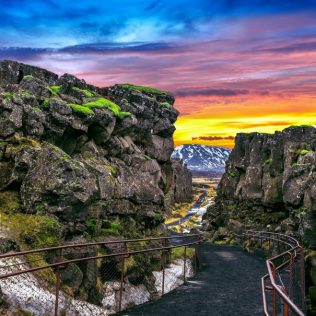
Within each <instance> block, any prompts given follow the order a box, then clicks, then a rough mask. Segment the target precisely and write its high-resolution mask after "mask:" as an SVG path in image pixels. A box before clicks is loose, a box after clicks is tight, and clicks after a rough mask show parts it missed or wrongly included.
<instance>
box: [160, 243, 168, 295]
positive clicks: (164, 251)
mask: <svg viewBox="0 0 316 316" xmlns="http://www.w3.org/2000/svg"><path fill="white" fill-rule="evenodd" d="M162 246H163V247H166V246H167V239H162ZM165 253H166V250H165V249H162V251H161V267H162V285H161V295H164V294H165V260H166V259H165Z"/></svg>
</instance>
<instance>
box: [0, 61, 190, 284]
mask: <svg viewBox="0 0 316 316" xmlns="http://www.w3.org/2000/svg"><path fill="white" fill-rule="evenodd" d="M173 103H174V98H173V96H172V95H171V94H170V93H168V92H164V91H159V90H156V89H152V88H148V87H142V86H134V85H130V84H121V85H115V86H112V87H108V88H98V87H95V86H92V85H89V84H87V83H85V81H84V80H80V79H78V78H76V77H74V76H72V75H69V74H65V75H63V76H60V77H59V76H58V75H56V74H54V73H52V72H49V71H47V70H44V69H40V68H37V67H32V66H29V65H24V64H20V63H17V62H13V61H3V62H0V213H1V214H0V215H1V219H2V223H1V224H2V226H1V231H0V233H1V236H2V237H6V238H11V239H12V240H13V241H15V242H16V243H17V246H19V247H21V248H24V249H26V248H35V247H44V246H54V245H57V244H60V243H72V242H84V239H86V240H92V239H94V240H100V239H106V238H109V237H111V238H113V237H115V238H122V237H134V238H135V237H140V236H144V235H160V234H163V233H164V228H163V225H161V224H162V222H163V216H164V215H163V214H164V211H165V210H166V207H167V206H168V205H170V203H172V202H173V201H179V199H180V200H181V199H184V200H186V199H188V196H190V195H191V182H190V181H191V180H190V174H189V173H188V171H187V170H186V168H185V167H184V166H182V165H181V166H180V165H179V162H178V161H173V160H171V159H170V156H171V154H172V151H173V149H174V146H173V139H172V135H173V133H174V130H175V127H174V122H175V121H176V119H177V116H178V112H177V110H176V109H175V108H174V107H173ZM178 179H182V180H183V181H184V182H182V180H181V181H178ZM179 192H182V193H179ZM2 250H3V249H2ZM67 277H68V278H69V275H68V276H67ZM70 279H71V276H70ZM79 283H80V282H79ZM90 283H91V282H90ZM92 283H93V282H92Z"/></svg>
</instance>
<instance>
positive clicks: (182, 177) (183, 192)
mask: <svg viewBox="0 0 316 316" xmlns="http://www.w3.org/2000/svg"><path fill="white" fill-rule="evenodd" d="M171 162H172V165H171V168H169V170H168V171H167V172H166V176H167V177H170V178H171V179H170V180H169V183H171V186H170V188H169V189H168V194H167V196H166V200H165V204H166V207H167V208H169V207H170V206H172V205H174V204H175V203H182V202H187V201H191V199H192V174H191V171H190V170H189V169H188V168H187V166H186V165H185V164H183V161H182V160H181V159H178V158H172V159H171Z"/></svg>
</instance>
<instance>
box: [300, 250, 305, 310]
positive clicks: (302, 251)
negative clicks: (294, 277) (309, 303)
mask: <svg viewBox="0 0 316 316" xmlns="http://www.w3.org/2000/svg"><path fill="white" fill-rule="evenodd" d="M300 265H301V267H300V274H301V282H300V284H301V300H302V310H303V311H304V312H305V260H304V248H303V247H300Z"/></svg>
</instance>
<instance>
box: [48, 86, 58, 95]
mask: <svg viewBox="0 0 316 316" xmlns="http://www.w3.org/2000/svg"><path fill="white" fill-rule="evenodd" d="M60 89H61V87H60V86H50V87H49V88H48V90H49V91H50V93H51V94H52V95H57V94H58V93H59V92H60Z"/></svg>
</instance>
